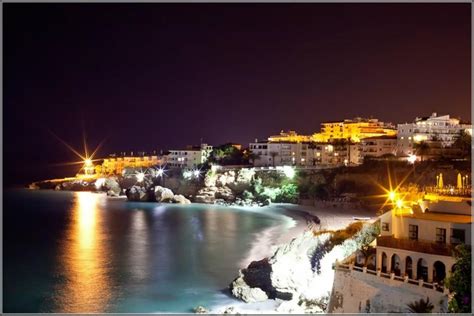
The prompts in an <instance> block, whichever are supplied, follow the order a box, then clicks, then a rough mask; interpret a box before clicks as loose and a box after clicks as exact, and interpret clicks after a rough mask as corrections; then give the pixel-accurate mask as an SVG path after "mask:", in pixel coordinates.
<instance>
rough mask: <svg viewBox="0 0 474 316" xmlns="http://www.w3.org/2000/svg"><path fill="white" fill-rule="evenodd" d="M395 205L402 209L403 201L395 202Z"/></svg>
mask: <svg viewBox="0 0 474 316" xmlns="http://www.w3.org/2000/svg"><path fill="white" fill-rule="evenodd" d="M395 204H396V205H397V208H402V207H403V200H397V201H396V202H395Z"/></svg>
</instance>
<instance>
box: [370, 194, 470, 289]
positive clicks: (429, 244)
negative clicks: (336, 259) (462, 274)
mask: <svg viewBox="0 0 474 316" xmlns="http://www.w3.org/2000/svg"><path fill="white" fill-rule="evenodd" d="M469 201H470V200H469V199H462V198H460V199H459V201H455V202H453V201H442V198H440V200H438V201H423V202H421V203H420V204H418V205H416V206H414V207H403V208H395V209H393V210H391V211H389V212H387V213H385V214H383V215H382V216H380V222H381V223H380V224H381V234H380V236H379V237H378V238H377V246H376V265H377V270H380V271H381V272H383V273H395V275H397V276H402V277H403V276H407V277H408V278H409V279H413V280H419V279H422V280H423V281H424V282H428V283H438V284H443V282H444V279H445V277H446V276H447V275H448V273H449V272H451V271H452V269H453V265H454V264H455V259H454V257H453V256H452V253H453V252H452V251H453V248H454V247H455V246H456V245H458V244H460V243H466V244H469V245H470V244H471V223H472V218H471V213H470V211H471V210H470V205H469Z"/></svg>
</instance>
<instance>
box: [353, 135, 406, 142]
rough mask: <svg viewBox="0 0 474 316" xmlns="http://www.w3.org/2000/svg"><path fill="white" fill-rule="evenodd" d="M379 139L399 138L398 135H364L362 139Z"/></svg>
mask: <svg viewBox="0 0 474 316" xmlns="http://www.w3.org/2000/svg"><path fill="white" fill-rule="evenodd" d="M377 139H393V140H397V135H382V136H374V137H364V138H362V139H361V141H363V140H377Z"/></svg>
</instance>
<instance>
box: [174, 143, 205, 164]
mask: <svg viewBox="0 0 474 316" xmlns="http://www.w3.org/2000/svg"><path fill="white" fill-rule="evenodd" d="M211 151H212V146H209V145H208V144H201V145H200V146H188V147H187V148H186V149H180V150H170V151H169V154H168V155H167V157H166V164H167V165H168V166H169V167H172V168H188V169H191V168H196V167H197V166H198V165H200V164H202V163H205V162H206V161H207V159H208V158H209V155H210V154H211Z"/></svg>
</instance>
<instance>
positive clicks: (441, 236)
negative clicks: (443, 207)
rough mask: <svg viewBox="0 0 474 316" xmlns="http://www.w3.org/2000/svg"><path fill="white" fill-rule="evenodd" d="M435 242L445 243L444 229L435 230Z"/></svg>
mask: <svg viewBox="0 0 474 316" xmlns="http://www.w3.org/2000/svg"><path fill="white" fill-rule="evenodd" d="M436 242H438V243H440V244H445V243H446V229H444V228H436Z"/></svg>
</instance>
